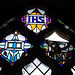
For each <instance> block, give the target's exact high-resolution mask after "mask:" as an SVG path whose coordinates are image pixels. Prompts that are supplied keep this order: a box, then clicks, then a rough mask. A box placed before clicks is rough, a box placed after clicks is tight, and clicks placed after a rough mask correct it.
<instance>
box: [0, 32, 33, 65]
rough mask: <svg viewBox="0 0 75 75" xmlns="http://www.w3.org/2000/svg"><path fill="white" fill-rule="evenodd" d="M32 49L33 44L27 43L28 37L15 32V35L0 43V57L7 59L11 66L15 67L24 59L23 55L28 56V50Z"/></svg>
mask: <svg viewBox="0 0 75 75" xmlns="http://www.w3.org/2000/svg"><path fill="white" fill-rule="evenodd" d="M32 47H33V45H32V44H30V43H27V37H26V36H23V35H21V34H20V33H18V32H17V31H15V33H13V34H10V35H8V36H6V37H5V38H3V41H2V42H1V43H0V56H1V57H2V58H4V59H6V60H7V61H8V62H9V63H10V65H13V64H14V63H15V62H16V61H17V60H19V59H20V58H21V57H22V54H24V55H25V56H27V55H28V53H27V49H29V48H32Z"/></svg>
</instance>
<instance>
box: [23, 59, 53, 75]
mask: <svg viewBox="0 0 75 75" xmlns="http://www.w3.org/2000/svg"><path fill="white" fill-rule="evenodd" d="M51 74H52V70H51V69H50V68H49V67H48V66H46V65H45V64H43V63H42V62H41V61H40V60H38V59H37V58H36V59H35V60H34V61H33V62H31V63H30V64H28V65H26V66H24V68H22V75H51Z"/></svg>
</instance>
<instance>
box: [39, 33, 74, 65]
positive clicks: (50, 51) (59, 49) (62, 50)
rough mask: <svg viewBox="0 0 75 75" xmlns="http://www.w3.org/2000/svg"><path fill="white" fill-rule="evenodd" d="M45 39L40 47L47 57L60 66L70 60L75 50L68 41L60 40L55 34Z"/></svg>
mask: <svg viewBox="0 0 75 75" xmlns="http://www.w3.org/2000/svg"><path fill="white" fill-rule="evenodd" d="M45 39H46V40H47V41H44V42H43V43H42V44H41V45H40V47H41V48H43V49H45V51H46V55H47V56H49V57H50V58H52V59H55V60H57V62H58V64H59V65H60V66H62V65H63V64H65V62H66V61H68V59H71V58H72V50H74V49H75V48H74V45H72V44H70V43H69V41H67V40H65V39H63V38H61V37H60V36H59V35H58V34H57V33H56V32H54V33H53V34H52V35H51V36H49V37H48V38H45Z"/></svg>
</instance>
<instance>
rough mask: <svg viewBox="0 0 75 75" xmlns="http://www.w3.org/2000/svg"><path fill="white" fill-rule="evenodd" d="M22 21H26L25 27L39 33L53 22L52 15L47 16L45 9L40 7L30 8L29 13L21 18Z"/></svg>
mask: <svg viewBox="0 0 75 75" xmlns="http://www.w3.org/2000/svg"><path fill="white" fill-rule="evenodd" d="M21 22H23V23H25V27H27V28H28V29H30V30H33V32H34V33H35V34H36V35H37V34H38V33H39V32H40V31H42V30H44V29H46V28H48V24H49V23H51V17H49V16H46V13H45V11H44V10H41V9H39V8H34V9H30V10H28V11H27V14H26V15H24V16H23V17H22V18H21Z"/></svg>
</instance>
